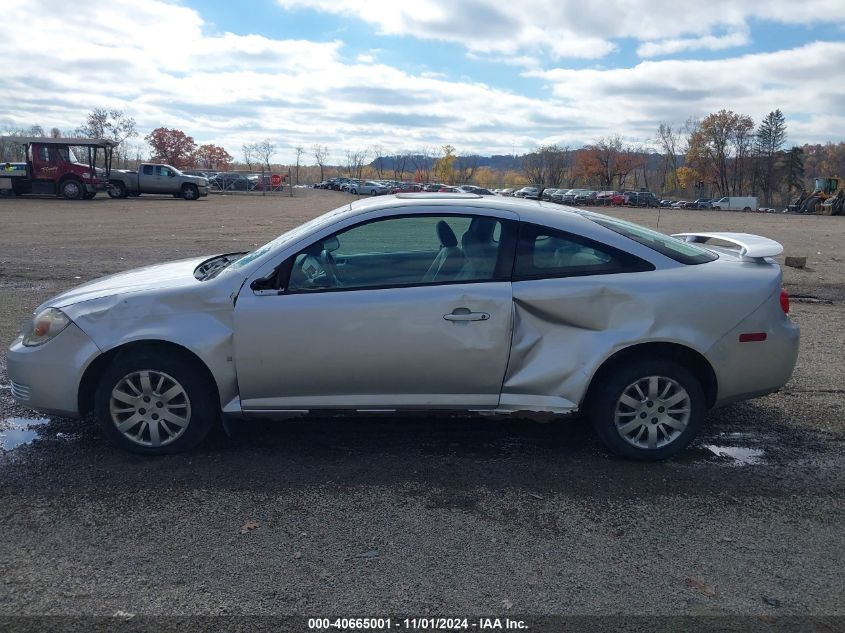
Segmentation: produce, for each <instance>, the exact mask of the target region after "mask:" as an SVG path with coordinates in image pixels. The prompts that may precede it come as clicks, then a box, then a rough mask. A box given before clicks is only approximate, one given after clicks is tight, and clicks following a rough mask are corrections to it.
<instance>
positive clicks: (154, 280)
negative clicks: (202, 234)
mask: <svg viewBox="0 0 845 633" xmlns="http://www.w3.org/2000/svg"><path fill="white" fill-rule="evenodd" d="M206 259H208V257H195V258H191V259H182V260H178V261H174V262H167V263H164V264H155V265H153V266H144V267H143V268H135V269H133V270H127V271H125V272H122V273H117V274H116V275H109V276H108V277H102V278H100V279H95V280H94V281H89V282H88V283H85V284H82V285H81V286H76V287H75V288H71V289H70V290H68V291H66V292H63V293H62V294H60V295H57V296H55V297H53V298H52V299H50V300H49V301H46V302H45V303H44V304H42V306H40V307H39V310H41V309H43V308H47V307H52V308H63V307H67V306H70V305H73V304H76V303H81V302H83V301H90V300H92V299H101V298H103V297H109V296H113V295H119V294H126V293H130V292H140V291H149V290H162V289H165V288H167V289H173V288H180V287H185V288H188V287H195V286H197V285H198V284H200V283H202V282H200V281H199V280H197V279H196V278H195V277H194V269H195V268H196V267H197V266H199V265H200V263H202V262H203V261H205V260H206Z"/></svg>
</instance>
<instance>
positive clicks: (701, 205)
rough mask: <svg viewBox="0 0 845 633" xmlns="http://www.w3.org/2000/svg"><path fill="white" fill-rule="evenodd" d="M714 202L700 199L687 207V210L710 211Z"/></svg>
mask: <svg viewBox="0 0 845 633" xmlns="http://www.w3.org/2000/svg"><path fill="white" fill-rule="evenodd" d="M712 202H713V200H712V199H711V198H698V199H696V200H694V201H693V202H691V203H689V204H688V205H687V209H709V208H710V207H711V205H712Z"/></svg>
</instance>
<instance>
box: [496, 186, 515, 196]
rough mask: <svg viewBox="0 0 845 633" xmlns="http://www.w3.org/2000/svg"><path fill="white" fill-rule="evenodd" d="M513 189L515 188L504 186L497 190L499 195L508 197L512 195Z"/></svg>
mask: <svg viewBox="0 0 845 633" xmlns="http://www.w3.org/2000/svg"><path fill="white" fill-rule="evenodd" d="M514 191H516V190H515V189H512V188H505V189H502V190H501V191H499V195H500V196H504V197H505V198H510V197H512V196H513V192H514Z"/></svg>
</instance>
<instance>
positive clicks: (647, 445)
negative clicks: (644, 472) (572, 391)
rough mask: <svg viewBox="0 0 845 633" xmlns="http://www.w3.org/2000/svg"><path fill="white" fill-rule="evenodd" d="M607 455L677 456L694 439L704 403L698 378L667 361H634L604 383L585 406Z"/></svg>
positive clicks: (646, 457) (655, 458)
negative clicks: (606, 449)
mask: <svg viewBox="0 0 845 633" xmlns="http://www.w3.org/2000/svg"><path fill="white" fill-rule="evenodd" d="M588 407H589V411H590V417H591V418H592V422H593V428H594V429H595V431H596V434H597V435H598V437H599V439H600V440H601V441H602V442H603V443H604V444H605V446H607V448H608V449H610V451H611V452H613V453H615V454H616V455H620V456H622V457H627V458H630V459H638V460H659V459H666V458H667V457H672V456H673V455H676V454H677V453H679V452H680V451H682V450H683V449H685V448H686V447H687V446H688V445H689V444H690V442H692V441H693V439H695V436H696V435H697V434H698V431H699V429H700V428H701V424H702V421H703V419H704V410H705V408H706V402H705V398H704V391H703V389H702V387H701V383H700V382H699V380H698V379H697V378H696V377H695V376H694V375H693V374H692V372H690V371H689V370H687V369H686V368H685V367H683V366H682V365H679V364H677V363H675V362H674V361H669V360H660V359H657V360H644V361H637V362H633V363H631V364H629V365H625V366H622V367H620V368H619V369H617V370H616V371H614V372H613V373H612V374H611V375H610V376H609V377H606V379H605V380H603V382H602V384H601V385H599V387H598V389H597V391H596V393H595V394H593V396H592V402H590V403H589V404H588Z"/></svg>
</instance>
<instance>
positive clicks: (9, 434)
mask: <svg viewBox="0 0 845 633" xmlns="http://www.w3.org/2000/svg"><path fill="white" fill-rule="evenodd" d="M49 421H50V420H49V419H48V418H6V419H5V420H3V423H2V425H0V426H3V427H6V428H5V430H2V431H0V451H11V450H14V449H16V448H17V447H18V446H22V445H24V444H29V443H30V442H32V440H34V439H35V438H36V437H38V428H39V427H41V426H43V425H45V424H47V423H48V422H49Z"/></svg>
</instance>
